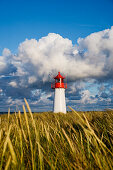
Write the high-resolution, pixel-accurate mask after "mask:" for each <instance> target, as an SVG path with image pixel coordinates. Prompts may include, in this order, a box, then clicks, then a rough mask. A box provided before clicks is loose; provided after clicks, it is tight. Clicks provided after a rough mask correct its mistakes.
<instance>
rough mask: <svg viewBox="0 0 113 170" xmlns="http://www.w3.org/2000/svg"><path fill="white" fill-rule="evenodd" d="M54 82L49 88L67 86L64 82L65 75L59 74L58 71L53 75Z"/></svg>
mask: <svg viewBox="0 0 113 170" xmlns="http://www.w3.org/2000/svg"><path fill="white" fill-rule="evenodd" d="M54 79H55V83H53V84H51V88H52V89H55V88H64V89H66V88H67V83H64V79H65V77H63V76H61V74H60V72H58V75H57V76H56V77H54Z"/></svg>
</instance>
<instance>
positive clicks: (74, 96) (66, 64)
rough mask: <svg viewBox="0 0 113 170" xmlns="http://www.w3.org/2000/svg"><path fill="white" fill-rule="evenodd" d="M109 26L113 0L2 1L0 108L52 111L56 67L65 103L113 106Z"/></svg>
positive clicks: (112, 30)
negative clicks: (63, 79) (27, 106)
mask: <svg viewBox="0 0 113 170" xmlns="http://www.w3.org/2000/svg"><path fill="white" fill-rule="evenodd" d="M112 26H113V0H92V1H91V0H85V1H84V0H79V1H78V0H65V1H64V0H37V1H36V0H32V1H31V0H24V1H22V0H0V111H1V112H5V111H6V112H7V110H8V108H9V107H10V108H11V111H14V110H18V109H20V110H22V105H23V104H24V98H26V99H27V100H28V102H29V104H30V107H31V109H32V111H33V112H35V111H37V112H39V111H51V110H52V108H53V98H54V90H52V89H51V82H52V81H53V76H55V75H57V72H58V71H60V72H61V74H62V75H65V76H66V82H67V83H68V88H67V89H66V103H67V106H71V107H73V108H74V109H76V110H104V109H107V108H113V68H112V66H113V27H112ZM67 109H68V108H67Z"/></svg>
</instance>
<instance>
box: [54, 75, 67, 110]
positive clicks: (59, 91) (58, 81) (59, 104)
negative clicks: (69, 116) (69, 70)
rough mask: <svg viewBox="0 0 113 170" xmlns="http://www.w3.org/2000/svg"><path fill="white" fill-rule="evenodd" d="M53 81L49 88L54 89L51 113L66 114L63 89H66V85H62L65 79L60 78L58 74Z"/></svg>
mask: <svg viewBox="0 0 113 170" xmlns="http://www.w3.org/2000/svg"><path fill="white" fill-rule="evenodd" d="M54 79H55V83H54V84H51V88H52V89H55V94H54V110H53V112H54V113H58V112H62V113H66V101H65V89H66V88H67V83H64V79H65V77H63V76H61V74H60V72H58V75H57V76H56V77H54Z"/></svg>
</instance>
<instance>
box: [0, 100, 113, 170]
mask: <svg viewBox="0 0 113 170" xmlns="http://www.w3.org/2000/svg"><path fill="white" fill-rule="evenodd" d="M25 104H26V108H25V106H23V111H24V114H21V113H20V111H19V112H18V113H14V114H10V110H9V111H8V114H7V115H0V169H5V170H7V169H14V170H15V169H22V170H24V169H26V170H29V169H33V170H35V169H41V170H43V169H52V170H54V169H62V170H64V169H66V170H67V169H69V170H70V169H78V170H84V169H97V170H98V169H102V170H104V169H105V170H107V169H112V167H113V111H110V110H109V111H105V112H94V111H93V112H84V113H83V112H76V111H75V110H73V109H72V108H70V109H71V111H70V112H68V113H67V114H63V113H58V114H53V113H46V112H44V113H34V114H32V112H31V110H30V107H29V105H28V103H27V101H26V100H25ZM26 109H27V110H26Z"/></svg>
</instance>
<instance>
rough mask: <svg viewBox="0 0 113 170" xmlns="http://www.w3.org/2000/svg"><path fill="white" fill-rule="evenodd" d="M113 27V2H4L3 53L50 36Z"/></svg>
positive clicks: (0, 9)
mask: <svg viewBox="0 0 113 170" xmlns="http://www.w3.org/2000/svg"><path fill="white" fill-rule="evenodd" d="M112 25H113V1H112V0H85V1H84V0H79V1H78V0H42V1H40V0H32V1H31V0H24V1H23V0H0V40H1V42H0V53H1V52H2V50H3V48H6V47H7V48H9V49H10V50H11V51H12V52H16V50H17V47H18V45H19V43H21V42H22V41H24V40H25V39H26V38H28V39H30V38H37V39H39V38H41V37H43V36H46V35H47V34H48V33H50V32H53V33H58V34H60V35H61V36H63V37H64V38H65V37H68V38H69V39H71V40H72V42H73V43H75V42H76V40H77V38H79V37H86V36H87V35H89V34H90V33H92V32H97V31H100V30H104V29H106V28H110V27H111V26H112Z"/></svg>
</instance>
